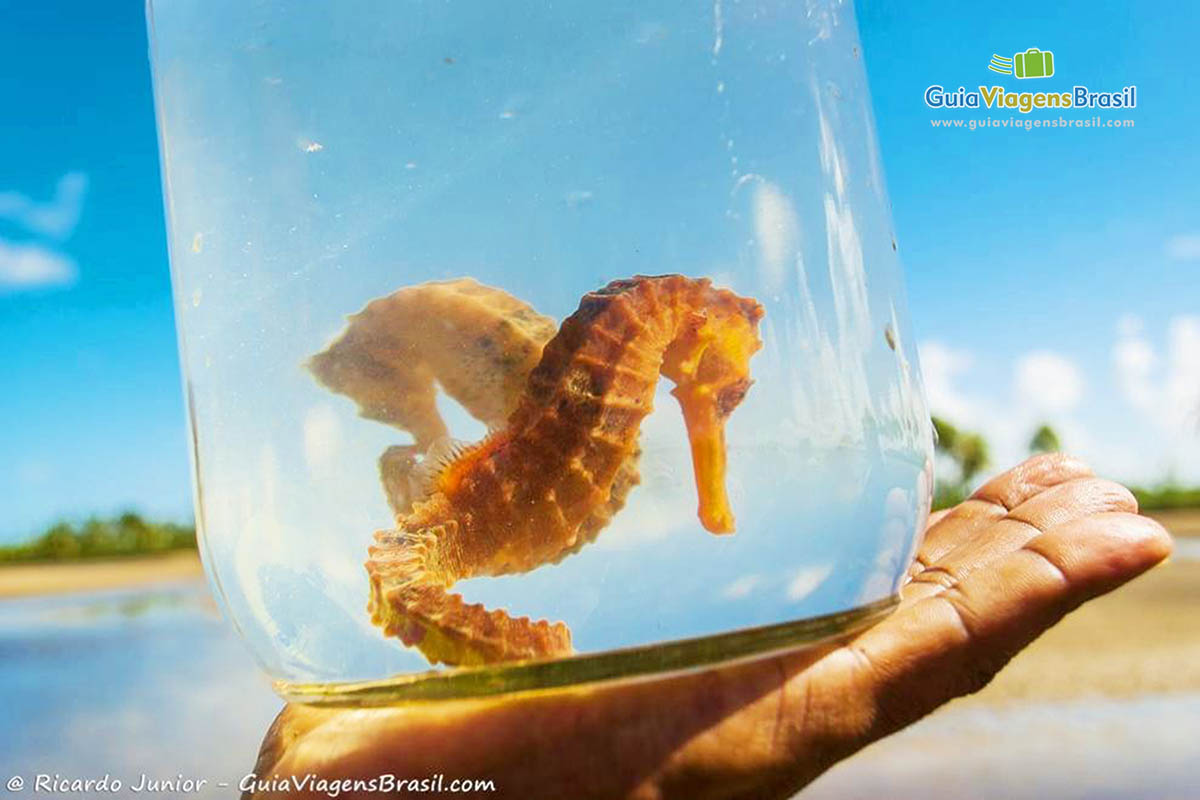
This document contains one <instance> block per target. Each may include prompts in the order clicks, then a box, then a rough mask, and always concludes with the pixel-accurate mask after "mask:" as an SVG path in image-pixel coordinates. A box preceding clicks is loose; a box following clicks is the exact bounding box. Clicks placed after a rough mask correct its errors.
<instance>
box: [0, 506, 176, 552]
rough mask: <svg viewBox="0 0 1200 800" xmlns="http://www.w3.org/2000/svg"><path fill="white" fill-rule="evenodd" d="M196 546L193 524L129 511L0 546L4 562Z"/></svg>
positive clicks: (55, 527)
mask: <svg viewBox="0 0 1200 800" xmlns="http://www.w3.org/2000/svg"><path fill="white" fill-rule="evenodd" d="M195 547H196V531H195V528H193V527H192V526H191V525H179V524H176V523H173V522H149V521H147V520H144V519H142V518H141V517H140V516H139V515H137V514H134V513H132V512H126V513H124V514H121V515H120V516H118V517H114V518H109V519H102V518H98V517H92V518H90V519H87V520H85V521H84V522H82V523H80V524H78V525H76V524H73V523H69V522H59V523H57V524H55V525H52V526H51V527H50V528H49V529H47V530H46V531H45V532H44V533H42V534H41V535H40V536H38V537H37V538H35V539H33V540H32V541H29V542H25V543H23V544H16V545H8V546H5V547H0V564H15V563H28V562H35V561H75V560H82V559H88V558H120V557H123V556H138V555H147V554H150V553H165V552H168V551H170V550H184V549H194V548H195Z"/></svg>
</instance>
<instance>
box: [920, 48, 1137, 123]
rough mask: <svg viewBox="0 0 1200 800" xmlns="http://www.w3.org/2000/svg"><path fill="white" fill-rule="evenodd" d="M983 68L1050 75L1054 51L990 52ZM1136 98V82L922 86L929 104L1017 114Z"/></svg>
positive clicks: (1116, 104)
mask: <svg viewBox="0 0 1200 800" xmlns="http://www.w3.org/2000/svg"><path fill="white" fill-rule="evenodd" d="M987 68H988V69H989V70H991V71H992V72H996V73H999V74H1000V75H1011V76H1012V77H1014V78H1017V79H1018V80H1028V79H1030V78H1052V77H1054V76H1055V74H1056V64H1055V59H1054V53H1052V52H1051V51H1049V50H1040V49H1038V48H1036V47H1030V48H1029V49H1028V50H1025V51H1023V52H1019V53H1014V54H1013V56H1012V58H1009V57H1008V56H1002V55H1000V54H998V53H993V54H992V58H991V60H990V61H989V62H988V65H987ZM1137 101H1138V97H1137V86H1136V85H1129V86H1123V87H1121V88H1119V89H1117V90H1115V91H1111V90H1110V91H1094V90H1093V89H1091V88H1090V87H1088V86H1085V85H1083V84H1074V85H1068V86H1060V87H1055V86H1054V85H1053V84H1051V85H1049V86H1046V87H1045V90H1040V87H1039V91H1036V92H1027V91H1010V90H1008V89H1006V88H1005V87H1003V86H996V85H992V86H984V85H979V86H978V87H976V88H975V89H968V88H967V87H966V86H963V85H960V86H958V88H957V90H955V89H949V88H947V87H946V86H945V85H944V84H940V83H935V84H932V85H930V86H929V88H927V89H926V90H925V105H926V106H928V107H929V108H945V109H956V108H964V109H966V108H987V109H994V110H997V111H1005V110H1012V111H1016V112H1017V113H1020V114H1036V113H1041V112H1044V111H1058V110H1059V109H1110V108H1137Z"/></svg>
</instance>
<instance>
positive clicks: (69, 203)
mask: <svg viewBox="0 0 1200 800" xmlns="http://www.w3.org/2000/svg"><path fill="white" fill-rule="evenodd" d="M87 187H88V178H87V175H85V174H84V173H82V172H68V173H67V174H66V175H63V176H62V177H61V178H59V179H58V185H57V186H56V187H55V189H54V197H53V198H52V199H51V200H49V201H48V202H45V203H39V202H38V201H36V200H34V199H33V198H31V197H29V196H27V195H24V194H21V193H20V192H14V191H7V192H0V219H7V220H9V221H11V222H14V223H16V224H17V225H20V226H21V227H22V228H24V229H26V230H27V231H29V232H30V233H35V234H38V235H40V236H49V237H52V238H54V239H60V240H61V239H66V238H67V237H68V236H70V235H71V234H72V233H73V232H74V231H75V226H76V225H78V224H79V218H80V216H81V215H82V214H83V201H84V198H85V197H86V195H87Z"/></svg>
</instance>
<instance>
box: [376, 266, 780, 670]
mask: <svg viewBox="0 0 1200 800" xmlns="http://www.w3.org/2000/svg"><path fill="white" fill-rule="evenodd" d="M762 313H763V312H762V307H761V306H760V305H759V304H758V303H757V302H755V301H754V300H751V299H748V298H742V297H739V296H737V295H735V294H733V293H732V292H730V291H728V290H723V289H716V288H714V287H713V286H712V285H711V282H710V281H708V280H707V279H692V278H686V277H683V276H681V275H664V276H657V277H642V276H639V277H636V278H633V279H630V280H624V281H615V282H613V283H611V284H609V285H608V286H607V287H605V288H603V289H601V290H599V291H597V292H592V293H590V294H588V295H586V296H585V297H584V298H583V300H582V301H581V303H580V307H579V310H578V311H576V312H575V313H574V314H573V315H571V317H569V318H568V319H567V320H565V321H564V322H563V324H562V326H561V327H560V329H559V331H558V333H557V334H556V335H555V336H554V338H553V339H551V340H550V342H549V343H547V344H546V346H545V348H544V350H543V351H542V354H541V359H540V361H539V362H538V365H537V366H536V367H535V368H534V369H533V370H532V372H530V373H529V376H528V380H527V381H526V384H525V388H524V391H523V393H522V394H521V397H520V401H519V403H517V404H516V406H515V409H514V410H513V411H512V413H511V415H510V416H509V417H508V420H507V424H506V426H505V427H504V428H503V429H501V430H499V431H497V432H496V433H495V434H493V435H492V436H489V437H488V438H487V439H485V440H484V441H483V442H480V443H479V444H478V445H475V446H472V447H468V448H466V449H464V450H463V451H462V452H459V453H457V454H456V455H455V457H454V458H453V459H452V460H451V461H450V462H449V463H447V464H446V465H445V466H444V468H443V469H442V470H441V472H440V473H439V474H438V475H437V477H436V478H435V479H434V481H433V483H432V485H431V487H430V492H429V493H428V495H427V497H426V498H425V499H424V500H421V501H419V502H417V503H416V504H415V505H414V506H413V508H412V511H411V513H409V514H407V515H403V516H401V517H400V518H399V519H398V529H397V530H395V531H385V532H382V533H379V534H377V535H376V544H375V546H373V547H372V548H371V549H370V559H369V560H368V562H367V571H368V574H369V575H370V580H371V601H370V611H371V615H372V620H373V621H374V622H375V624H377V625H379V626H380V627H381V628H383V630H384V632H385V633H387V634H389V635H395V636H398V637H400V638H401V640H403V641H404V642H405V643H406V644H409V645H412V646H415V647H417V648H419V649H420V650H421V652H423V653H424V654H425V656H426V657H427V658H429V660H430V661H431V662H435V663H436V662H442V663H447V664H463V665H466V664H483V663H492V662H497V661H507V660H521V659H534V658H549V657H557V656H562V655H566V654H569V653H570V652H571V642H570V632H569V630H568V629H567V627H566V626H565V625H564V624H562V623H554V624H550V623H548V622H545V621H539V622H533V621H531V620H529V619H528V618H524V617H522V618H513V617H511V616H509V615H508V614H507V613H505V612H504V611H488V610H486V609H484V608H483V607H482V606H481V605H469V604H467V603H465V602H464V601H463V600H462V598H461V597H460V596H458V595H453V594H450V593H449V591H448V590H449V588H450V586H452V585H453V584H454V583H455V582H456V581H458V580H461V579H464V578H468V577H473V576H481V575H503V574H511V573H518V572H525V571H528V570H531V569H534V568H536V567H538V566H541V565H543V564H548V563H555V562H557V561H558V560H560V559H562V558H563V557H565V556H567V555H569V554H571V553H573V552H575V551H576V550H578V549H579V548H580V547H581V546H583V545H584V544H586V543H587V542H588V541H591V540H592V539H594V538H595V537H596V535H597V534H598V533H599V531H600V530H601V529H602V528H603V527H604V526H605V525H606V524H607V523H608V521H609V520H610V519H611V517H612V516H613V515H614V514H616V513H617V512H618V511H619V510H620V509H621V508H622V507H623V505H624V503H625V498H626V496H627V494H628V492H629V491H630V489H631V488H632V487H633V486H634V485H635V484H636V483H637V480H638V478H637V470H636V467H635V465H636V460H637V453H638V431H639V428H640V426H641V421H642V419H644V418H645V416H646V415H647V414H649V413H650V412H651V410H652V409H653V399H654V392H655V387H656V385H657V383H658V379H659V375H660V374H661V375H665V376H667V378H669V379H670V380H671V381H673V382H674V383H675V389H674V391H673V392H672V394H673V395H674V396H675V397H676V399H677V400H678V402H679V403H680V407H681V410H682V411H683V417H684V424H685V425H686V427H687V432H688V437H689V441H690V444H691V452H692V462H693V468H694V472H695V480H696V488H697V493H698V496H699V517H700V520H701V522H702V523H703V525H704V527H706V528H707V529H708V530H710V531H712V532H713V533H728V532H731V531H733V527H734V520H733V514H732V512H731V511H730V509H729V503H728V499H727V497H726V494H725V439H724V424H725V420H726V419H727V418H728V416H729V415H730V414H731V413H732V411H733V410H734V408H736V407H737V405H738V404H739V403H740V402H741V400H742V398H743V397H744V396H745V394H746V392H747V390H748V389H749V387H750V378H749V362H750V358H751V357H752V356H753V355H754V353H755V352H757V350H758V349H759V348H760V347H761V342H760V340H759V338H758V332H757V328H758V321H759V319H760V318H761V317H762Z"/></svg>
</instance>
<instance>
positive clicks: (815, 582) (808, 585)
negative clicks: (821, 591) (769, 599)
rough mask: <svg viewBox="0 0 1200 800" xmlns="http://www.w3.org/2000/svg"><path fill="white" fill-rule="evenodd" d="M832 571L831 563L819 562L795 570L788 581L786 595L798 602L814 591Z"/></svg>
mask: <svg viewBox="0 0 1200 800" xmlns="http://www.w3.org/2000/svg"><path fill="white" fill-rule="evenodd" d="M832 572H833V564H820V565H818V566H815V567H805V568H803V569H801V570H799V571H797V572H796V574H795V575H793V576H792V579H791V580H790V581H788V586H787V597H788V599H789V600H791V601H793V602H798V601H800V600H803V599H804V598H806V597H808V596H809V595H810V594H812V593H813V592H815V591H816V590H817V589H818V588H819V587H820V585H821V584H822V583H824V582H825V579H826V578H828V577H829V575H830V573H832Z"/></svg>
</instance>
